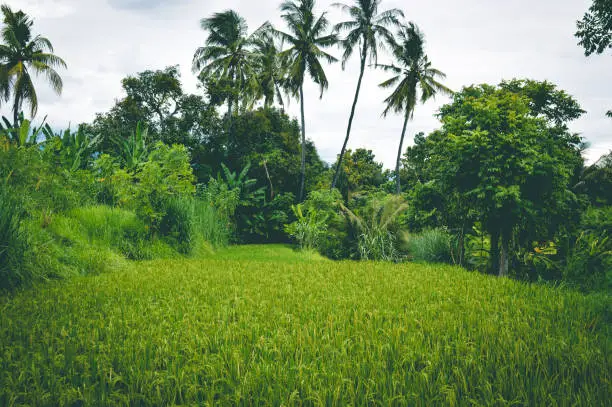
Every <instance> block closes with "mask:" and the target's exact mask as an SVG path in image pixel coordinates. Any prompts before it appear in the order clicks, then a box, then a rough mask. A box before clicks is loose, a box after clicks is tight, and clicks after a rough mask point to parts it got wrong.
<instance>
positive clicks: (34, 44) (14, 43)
mask: <svg viewBox="0 0 612 407" xmlns="http://www.w3.org/2000/svg"><path fill="white" fill-rule="evenodd" d="M1 10H2V15H3V17H4V20H3V22H4V26H3V27H2V31H1V36H2V44H0V102H6V101H9V100H10V99H11V93H12V105H13V106H12V110H13V125H14V126H15V127H17V126H18V125H19V112H20V111H21V108H22V105H23V103H24V102H25V103H27V104H28V105H29V106H30V114H31V115H32V116H35V115H36V112H37V110H38V96H37V94H36V89H35V88H34V83H33V82H32V76H31V75H30V72H34V73H35V74H36V75H44V76H45V77H46V79H47V81H48V82H49V84H50V85H51V88H52V89H53V90H54V91H55V93H57V94H58V95H59V94H61V92H62V88H63V82H62V78H61V77H60V76H59V74H58V73H57V71H56V70H55V68H58V67H62V68H66V63H65V62H64V60H62V59H61V58H60V57H58V56H57V55H54V54H53V45H52V44H51V42H50V41H49V40H48V39H47V38H45V37H42V36H40V35H36V36H34V35H33V33H32V26H33V25H34V21H33V20H32V19H30V17H29V16H28V15H27V14H25V13H24V12H23V11H21V10H20V11H17V12H13V10H11V8H10V7H9V6H7V5H6V4H3V5H2V7H1Z"/></svg>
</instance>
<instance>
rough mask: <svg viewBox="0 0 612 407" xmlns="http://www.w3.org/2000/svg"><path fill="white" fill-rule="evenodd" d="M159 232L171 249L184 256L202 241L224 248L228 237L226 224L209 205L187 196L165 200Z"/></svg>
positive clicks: (228, 232) (228, 227) (229, 230)
mask: <svg viewBox="0 0 612 407" xmlns="http://www.w3.org/2000/svg"><path fill="white" fill-rule="evenodd" d="M159 231H160V233H161V234H162V236H164V237H165V238H166V239H167V240H168V242H169V243H170V245H171V246H172V247H174V248H175V249H176V250H177V251H178V252H179V253H181V254H187V255H188V254H193V252H194V250H195V249H196V247H197V246H198V245H201V244H203V243H204V242H208V243H210V244H211V245H212V246H214V247H223V246H226V245H227V244H228V242H229V238H230V235H231V228H230V226H229V224H228V222H227V221H226V220H225V219H223V217H221V216H219V214H218V213H217V211H216V209H215V207H214V206H213V205H212V204H211V203H210V202H206V201H203V200H201V199H198V198H187V197H185V198H175V199H170V200H168V202H167V203H166V207H165V215H164V217H163V218H162V220H161V222H160V228H159Z"/></svg>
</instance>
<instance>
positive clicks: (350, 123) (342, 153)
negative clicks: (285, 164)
mask: <svg viewBox="0 0 612 407" xmlns="http://www.w3.org/2000/svg"><path fill="white" fill-rule="evenodd" d="M367 51H368V48H367V43H366V42H365V41H364V43H363V51H362V53H361V55H362V56H361V72H360V73H359V80H358V81H357V90H356V91H355V99H353V107H352V108H351V115H350V116H349V122H348V127H347V129H346V137H345V138H344V144H343V145H342V150H341V151H340V157H339V158H338V164H337V165H336V172H335V173H334V179H333V181H332V184H331V189H334V188H335V187H336V183H337V182H338V176H339V175H340V168H342V160H343V158H344V153H345V152H346V146H347V144H348V141H349V137H350V136H351V128H352V127H353V118H354V117H355V108H356V107H357V101H358V100H359V92H360V90H361V82H362V80H363V74H364V73H365V65H366V58H367Z"/></svg>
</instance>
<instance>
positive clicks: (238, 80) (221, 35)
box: [192, 10, 253, 121]
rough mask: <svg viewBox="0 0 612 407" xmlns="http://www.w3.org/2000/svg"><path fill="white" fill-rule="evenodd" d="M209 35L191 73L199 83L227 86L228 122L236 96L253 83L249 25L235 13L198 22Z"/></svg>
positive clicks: (195, 58)
mask: <svg viewBox="0 0 612 407" xmlns="http://www.w3.org/2000/svg"><path fill="white" fill-rule="evenodd" d="M200 25H201V27H202V29H203V30H204V31H207V32H208V37H207V38H206V42H205V46H203V47H199V48H198V49H197V50H196V52H195V54H194V56H193V66H192V69H193V71H194V72H195V73H198V74H199V78H200V80H202V81H204V80H205V79H208V78H215V79H216V80H219V81H221V82H222V83H226V84H229V86H230V87H231V90H230V91H229V95H228V96H227V109H228V117H229V120H230V121H231V116H232V108H233V106H234V103H236V104H237V103H238V101H237V100H236V99H237V97H238V94H239V92H241V91H242V90H244V89H245V88H247V84H248V82H249V81H250V80H252V74H251V63H250V62H251V58H252V55H251V47H252V45H253V38H252V37H250V36H248V35H247V33H248V29H249V27H248V25H247V23H246V20H245V19H244V18H242V17H241V16H240V15H239V14H238V13H237V12H235V11H234V10H227V11H224V12H221V13H215V14H213V15H212V17H210V18H203V19H202V20H200Z"/></svg>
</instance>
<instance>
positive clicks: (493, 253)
mask: <svg viewBox="0 0 612 407" xmlns="http://www.w3.org/2000/svg"><path fill="white" fill-rule="evenodd" d="M490 233H491V250H490V252H489V253H490V257H491V267H490V269H489V273H491V274H495V272H496V271H497V270H499V229H497V228H494V229H493V230H492V231H491V232H490Z"/></svg>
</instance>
